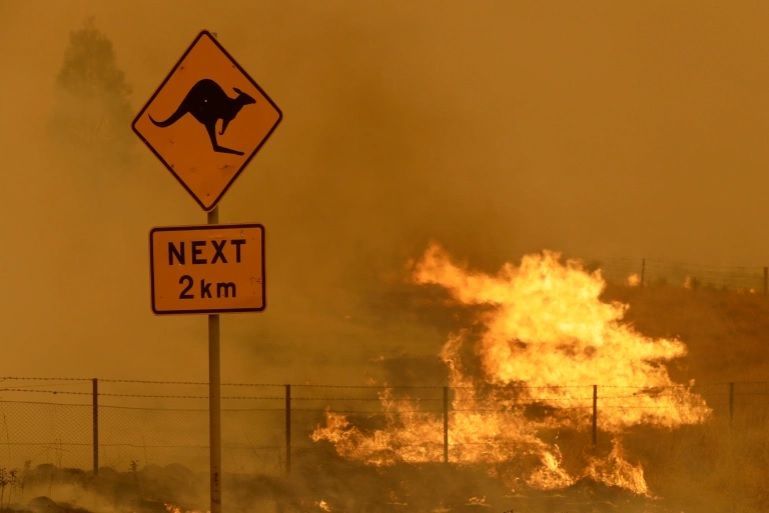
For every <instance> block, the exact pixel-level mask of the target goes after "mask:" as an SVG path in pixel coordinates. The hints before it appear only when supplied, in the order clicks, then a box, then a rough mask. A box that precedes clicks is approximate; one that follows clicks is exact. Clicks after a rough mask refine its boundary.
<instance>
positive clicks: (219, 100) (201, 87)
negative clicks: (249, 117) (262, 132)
mask: <svg viewBox="0 0 769 513" xmlns="http://www.w3.org/2000/svg"><path fill="white" fill-rule="evenodd" d="M233 89H234V90H235V92H236V93H238V96H236V97H235V98H230V97H229V96H227V94H226V93H225V92H224V90H223V89H222V88H221V87H219V84H217V83H216V82H214V81H213V80H211V79H209V78H204V79H203V80H200V81H198V83H197V84H195V85H194V86H192V89H190V92H189V93H187V96H185V97H184V100H182V103H180V104H179V108H177V109H176V112H174V113H173V114H171V116H169V118H168V119H166V120H165V121H155V120H154V119H152V116H149V118H150V120H151V121H152V122H153V123H155V125H157V126H159V127H163V128H165V127H167V126H171V125H173V124H174V123H176V122H177V121H178V120H179V118H181V117H182V116H184V115H185V114H187V113H188V112H189V113H190V114H192V116H193V117H194V118H195V119H197V120H198V121H199V122H200V123H202V124H203V126H204V127H206V131H207V132H208V137H210V138H211V146H213V148H214V151H217V152H219V153H234V154H235V155H243V152H242V151H238V150H233V149H230V148H225V147H224V146H219V143H218V142H216V122H217V121H219V120H220V119H221V120H222V130H221V131H220V132H219V135H222V134H224V131H225V130H227V125H229V124H230V121H232V120H233V119H235V116H237V115H238V112H240V109H241V108H243V106H244V105H248V104H250V103H256V100H254V99H253V98H251V97H250V96H249V95H247V94H246V93H244V92H243V91H241V90H240V89H238V88H237V87H233Z"/></svg>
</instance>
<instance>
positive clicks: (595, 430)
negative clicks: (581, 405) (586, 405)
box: [593, 385, 598, 447]
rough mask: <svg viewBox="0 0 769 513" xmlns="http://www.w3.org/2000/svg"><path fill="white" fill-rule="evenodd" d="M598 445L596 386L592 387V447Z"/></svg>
mask: <svg viewBox="0 0 769 513" xmlns="http://www.w3.org/2000/svg"><path fill="white" fill-rule="evenodd" d="M596 445H598V385H593V447H595V446H596Z"/></svg>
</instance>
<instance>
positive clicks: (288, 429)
mask: <svg viewBox="0 0 769 513" xmlns="http://www.w3.org/2000/svg"><path fill="white" fill-rule="evenodd" d="M290 473H291V385H286V474H290Z"/></svg>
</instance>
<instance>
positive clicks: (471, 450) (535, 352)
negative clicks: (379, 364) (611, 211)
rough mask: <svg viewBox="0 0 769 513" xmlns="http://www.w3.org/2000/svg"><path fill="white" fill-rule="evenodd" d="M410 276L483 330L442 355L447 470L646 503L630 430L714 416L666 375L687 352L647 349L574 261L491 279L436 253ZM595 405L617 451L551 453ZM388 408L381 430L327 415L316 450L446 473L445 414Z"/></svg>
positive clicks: (661, 346) (527, 266)
mask: <svg viewBox="0 0 769 513" xmlns="http://www.w3.org/2000/svg"><path fill="white" fill-rule="evenodd" d="M412 277H413V280H414V281H415V282H416V283H418V284H424V285H438V286H441V287H443V288H444V289H446V290H447V291H448V293H449V294H450V296H451V297H452V298H453V299H454V300H455V301H456V302H457V303H458V304H460V305H465V306H467V307H470V308H474V309H475V310H476V311H477V320H478V322H479V325H480V327H481V330H480V331H479V330H478V329H477V327H467V328H466V329H463V330H460V331H459V332H456V333H453V334H451V335H450V336H449V338H448V340H447V341H446V343H445V344H444V346H443V348H442V351H441V355H440V356H441V358H442V359H443V362H444V363H445V364H446V366H447V368H448V372H449V384H450V386H451V392H452V395H451V408H450V411H449V412H448V420H449V431H448V441H449V444H448V445H449V447H448V460H449V461H450V462H453V463H457V464H476V463H484V464H492V466H493V465H496V466H497V467H498V469H497V470H494V472H496V473H497V475H500V476H501V477H503V478H504V479H505V481H506V482H508V484H510V486H512V483H513V482H520V481H521V480H522V481H523V482H525V483H526V484H527V485H528V486H530V487H533V488H537V489H545V490H549V489H559V488H565V487H568V486H570V485H572V484H574V483H575V482H576V481H577V480H579V479H583V478H590V479H593V480H596V481H600V482H603V483H605V484H607V485H609V486H618V487H622V488H625V489H628V490H631V491H633V492H635V493H638V494H641V495H649V490H648V488H647V485H646V482H645V479H644V474H643V469H642V468H641V467H640V466H634V465H632V464H630V463H628V462H627V461H626V460H625V459H624V456H623V454H622V449H621V443H620V440H621V435H622V433H623V431H625V430H626V429H628V428H630V427H633V426H637V425H650V426H655V427H664V428H675V427H679V426H682V425H687V424H697V423H701V422H703V421H704V420H705V419H706V418H708V416H709V415H710V412H711V410H710V408H709V407H708V406H707V405H706V403H705V401H704V400H703V399H702V397H700V396H699V395H697V394H695V393H694V392H692V390H691V387H692V386H693V383H690V384H688V385H680V384H676V383H674V382H673V381H672V379H671V378H670V376H669V374H668V371H667V368H666V367H665V366H664V363H665V362H667V361H670V360H672V359H675V358H681V357H683V356H684V355H686V347H685V346H684V344H683V343H682V342H681V341H679V340H677V339H672V338H657V339H653V338H649V337H646V336H644V335H642V334H641V333H639V332H637V331H636V330H635V329H633V328H632V327H631V326H629V325H627V324H626V323H623V317H624V315H625V312H626V311H627V308H628V306H627V305H624V304H622V303H619V302H605V301H603V300H601V298H600V296H601V294H602V292H603V290H604V287H605V282H604V280H603V278H602V276H601V273H600V271H595V272H592V273H591V272H587V271H585V270H584V269H583V267H582V265H581V264H580V263H579V262H578V261H574V260H568V261H566V262H565V263H562V262H561V259H560V255H559V254H557V253H554V252H549V251H545V252H543V253H541V254H533V255H527V256H524V257H523V259H522V260H521V263H520V265H519V266H514V265H512V264H509V263H508V264H505V265H503V266H502V268H501V270H500V271H499V272H498V273H497V274H496V275H493V276H492V275H489V274H485V273H481V272H473V271H469V270H467V269H465V268H464V267H460V266H458V265H456V264H455V263H453V262H452V261H451V259H450V258H449V256H448V255H447V253H446V252H445V251H444V250H443V249H442V248H441V247H440V246H438V245H431V246H430V247H429V248H428V249H427V251H426V252H425V254H424V255H423V257H422V258H421V259H420V260H419V261H418V262H417V263H416V265H415V266H414V269H413V275H412ZM474 328H475V329H474ZM479 333H480V334H479ZM468 349H471V351H468ZM594 384H599V385H600V386H599V387H598V388H594V386H593V385H594ZM594 394H595V396H594ZM594 400H595V401H597V403H596V404H598V405H599V407H598V408H599V409H598V411H599V428H600V430H601V431H602V432H608V433H610V434H611V435H612V436H613V438H614V442H613V446H612V450H611V452H609V453H608V454H607V455H604V456H603V457H600V456H592V457H589V458H585V457H583V458H581V460H580V458H579V457H578V458H576V460H577V461H570V462H565V458H564V456H563V455H562V453H561V449H560V448H559V446H558V445H557V444H556V443H555V442H553V441H548V440H549V438H550V437H551V436H552V432H556V433H557V432H560V431H562V430H576V431H586V430H589V429H590V428H591V423H592V416H593V401H594ZM380 401H381V403H382V408H383V411H384V414H385V423H384V427H382V428H380V429H374V430H361V429H359V428H358V427H356V426H355V425H353V424H352V423H351V422H350V420H349V419H348V418H347V417H346V416H345V415H340V414H338V413H335V412H333V411H327V413H326V424H325V426H318V427H317V428H316V429H315V431H314V432H313V434H312V439H313V440H314V441H316V442H318V441H321V440H325V441H328V442H331V443H332V444H333V445H334V446H335V449H336V451H337V453H338V454H339V455H341V456H342V457H344V458H348V459H351V460H356V461H361V462H364V463H367V464H371V465H379V466H382V465H393V464H396V463H400V462H406V463H420V462H435V461H442V460H443V458H444V453H443V450H444V448H443V418H442V414H440V413H435V412H426V411H424V410H423V409H421V408H420V403H419V402H418V401H417V400H416V399H413V398H409V397H395V396H394V393H393V391H391V390H385V392H383V393H382V394H380ZM572 459H574V458H572ZM511 463H514V464H512V465H511ZM567 463H568V464H567ZM567 468H568V469H569V470H567Z"/></svg>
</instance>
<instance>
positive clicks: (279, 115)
mask: <svg viewBox="0 0 769 513" xmlns="http://www.w3.org/2000/svg"><path fill="white" fill-rule="evenodd" d="M203 36H208V38H209V39H211V41H213V43H214V44H215V45H216V46H217V48H219V50H221V52H222V53H223V54H224V55H225V56H226V57H227V58H228V59H229V60H230V61H231V62H232V64H234V65H235V67H236V68H238V70H240V72H241V73H242V74H243V76H244V77H246V79H247V80H248V81H249V82H251V85H253V86H254V87H255V88H256V89H257V90H258V91H259V92H260V93H261V94H262V95H263V96H264V97H265V98H266V99H267V101H268V102H270V105H272V107H273V108H274V109H275V110H276V111H277V112H278V120H277V121H276V122H275V124H274V125H273V126H272V128H271V129H270V131H269V132H267V135H265V136H264V139H262V142H260V143H259V145H258V146H257V147H256V148H255V149H254V151H253V152H251V155H249V156H248V158H247V159H246V160H245V161H243V164H241V166H240V168H239V169H238V171H237V172H236V173H235V174H234V175H233V176H232V178H231V179H230V181H229V182H228V183H227V185H226V186H225V187H224V189H222V192H221V193H220V194H219V195H218V196H217V197H216V198H215V199H214V200H213V202H212V203H211V204H210V205H208V206H207V205H206V204H205V203H203V201H201V199H200V198H198V197H197V196H196V195H195V193H194V192H192V190H191V189H190V188H189V187H188V186H187V184H186V183H184V180H182V179H181V178H180V177H179V175H177V174H176V171H174V168H173V167H172V166H171V165H170V164H169V163H168V162H166V161H165V159H164V158H163V157H162V156H161V155H160V153H158V152H157V151H156V150H155V148H153V147H152V145H151V144H150V143H149V141H147V139H145V138H144V136H143V135H142V134H141V133H139V131H138V130H137V129H136V123H137V122H138V121H139V118H141V117H142V116H143V115H144V113H145V112H146V110H147V108H148V107H149V106H150V104H151V103H152V101H153V100H154V99H155V97H156V96H157V95H158V93H160V91H161V90H162V89H163V87H165V85H166V83H167V82H168V81H169V80H170V79H171V77H172V76H173V74H174V73H175V72H176V70H177V69H178V68H179V66H180V65H181V63H182V61H183V60H184V58H185V57H187V54H189V53H190V51H191V50H192V48H193V47H194V46H195V45H196V44H197V42H198V41H199V40H200V38H202V37H203ZM282 120H283V111H281V110H280V108H279V107H278V105H277V104H276V103H275V102H274V101H272V98H270V97H269V96H268V95H267V93H266V92H264V90H263V89H262V88H261V87H259V84H257V83H256V81H255V80H254V79H253V78H251V76H250V75H249V74H248V73H246V70H244V69H243V68H242V67H241V66H240V64H238V62H237V61H236V60H235V59H234V58H233V57H232V55H230V53H229V52H228V51H227V50H225V49H224V47H223V46H222V45H221V44H219V41H217V40H216V38H215V37H214V36H213V35H212V34H211V33H210V32H209V31H208V30H202V31H200V33H199V34H198V35H197V37H196V38H195V39H194V40H193V41H192V43H191V44H190V46H189V47H187V49H186V50H185V51H184V53H183V54H182V56H181V57H179V60H178V61H177V62H176V64H174V67H173V68H171V71H170V72H169V73H168V75H167V76H166V78H165V79H164V80H163V82H161V84H160V85H159V86H158V88H157V89H155V92H154V93H152V96H151V97H150V99H149V100H147V103H145V104H144V107H142V109H141V110H140V111H139V114H137V115H136V117H135V118H134V120H133V122H132V123H131V128H132V129H133V131H134V133H135V134H136V135H137V136H139V139H141V140H142V141H143V142H144V144H146V145H147V147H148V148H149V149H150V151H152V153H154V154H155V156H156V157H157V158H158V160H160V162H162V163H163V164H164V165H165V166H166V168H168V170H169V171H171V174H172V175H174V178H176V180H177V181H178V182H179V183H180V184H181V185H182V187H184V189H185V190H186V191H187V192H188V193H190V195H191V196H192V197H193V198H194V199H195V201H196V202H197V204H198V205H200V207H201V208H202V209H203V210H205V211H209V210H212V209H213V208H214V207H216V205H217V204H218V203H219V200H221V199H222V196H224V194H225V193H226V192H227V191H228V190H229V188H230V186H231V185H232V184H233V182H235V179H236V178H237V177H238V176H240V174H241V173H242V172H243V169H245V167H246V166H247V165H248V164H249V162H251V159H252V158H254V155H256V153H257V152H258V151H259V150H260V149H261V148H262V146H264V143H266V142H267V140H268V139H269V138H270V136H271V135H272V133H273V132H274V131H275V129H276V128H277V127H278V125H279V124H280V122H281V121H282Z"/></svg>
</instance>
